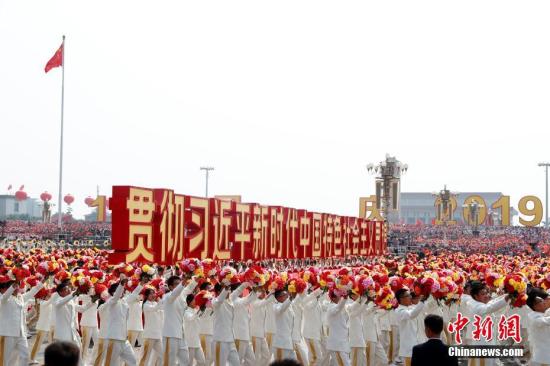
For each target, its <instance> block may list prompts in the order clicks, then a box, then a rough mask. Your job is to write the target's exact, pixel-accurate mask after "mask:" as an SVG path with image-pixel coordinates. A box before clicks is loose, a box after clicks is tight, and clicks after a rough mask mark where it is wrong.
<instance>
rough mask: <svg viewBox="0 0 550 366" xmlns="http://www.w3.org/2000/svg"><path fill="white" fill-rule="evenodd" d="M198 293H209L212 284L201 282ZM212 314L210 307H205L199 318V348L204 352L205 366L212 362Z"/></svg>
mask: <svg viewBox="0 0 550 366" xmlns="http://www.w3.org/2000/svg"><path fill="white" fill-rule="evenodd" d="M199 290H200V291H203V290H204V291H211V290H212V284H211V283H210V282H208V281H206V282H203V283H202V284H201V285H200V287H199ZM213 315H214V312H213V310H212V307H207V308H205V309H204V311H203V312H202V313H201V315H200V316H199V337H200V339H201V348H202V351H203V352H204V358H205V359H206V365H207V366H210V365H212V363H213V362H214V357H213V355H212V350H211V347H212V334H213V333H214V321H213V319H214V317H213Z"/></svg>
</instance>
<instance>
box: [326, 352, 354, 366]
mask: <svg viewBox="0 0 550 366" xmlns="http://www.w3.org/2000/svg"><path fill="white" fill-rule="evenodd" d="M328 355H329V356H330V366H351V360H350V357H349V353H347V352H339V351H328Z"/></svg>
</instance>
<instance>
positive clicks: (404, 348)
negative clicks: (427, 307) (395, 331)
mask: <svg viewBox="0 0 550 366" xmlns="http://www.w3.org/2000/svg"><path fill="white" fill-rule="evenodd" d="M423 309H424V303H423V302H419V303H418V304H416V305H411V306H403V305H399V306H398V307H397V309H395V318H396V320H397V323H398V324H399V356H400V357H412V349H413V347H414V346H416V345H417V344H418V329H417V328H418V327H417V320H416V317H417V316H418V315H420V314H421V313H422V310H423Z"/></svg>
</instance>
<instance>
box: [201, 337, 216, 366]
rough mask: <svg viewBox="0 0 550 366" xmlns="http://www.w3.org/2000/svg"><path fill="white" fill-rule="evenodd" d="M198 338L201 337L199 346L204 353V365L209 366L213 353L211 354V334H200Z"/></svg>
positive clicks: (212, 359) (212, 360)
mask: <svg viewBox="0 0 550 366" xmlns="http://www.w3.org/2000/svg"><path fill="white" fill-rule="evenodd" d="M199 338H200V339H201V348H202V352H203V353H204V359H205V364H206V366H210V365H212V363H213V362H214V355H213V354H212V335H211V334H201V335H199Z"/></svg>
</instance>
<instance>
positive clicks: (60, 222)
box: [57, 35, 65, 230]
mask: <svg viewBox="0 0 550 366" xmlns="http://www.w3.org/2000/svg"><path fill="white" fill-rule="evenodd" d="M62 46H63V48H62V51H61V69H62V70H61V139H60V141H59V197H58V200H57V226H58V227H59V229H60V230H61V228H62V226H63V220H62V216H63V207H62V206H61V202H62V199H63V198H62V195H63V102H64V101H65V35H63V43H62Z"/></svg>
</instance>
